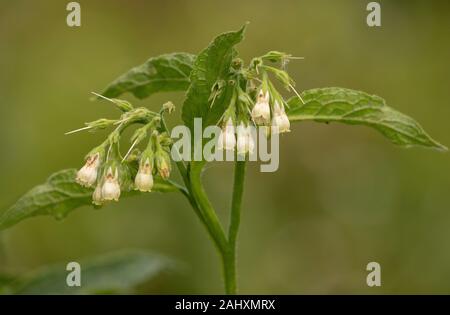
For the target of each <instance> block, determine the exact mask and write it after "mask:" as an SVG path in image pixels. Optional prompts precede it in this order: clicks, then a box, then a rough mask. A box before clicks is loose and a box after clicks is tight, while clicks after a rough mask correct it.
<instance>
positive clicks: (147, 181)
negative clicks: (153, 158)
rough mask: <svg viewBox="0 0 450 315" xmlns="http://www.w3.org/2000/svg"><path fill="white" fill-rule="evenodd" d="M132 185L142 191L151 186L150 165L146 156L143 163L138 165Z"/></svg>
mask: <svg viewBox="0 0 450 315" xmlns="http://www.w3.org/2000/svg"><path fill="white" fill-rule="evenodd" d="M134 186H135V188H136V189H137V190H139V191H142V192H149V191H151V190H152V187H153V176H152V165H151V163H150V159H149V158H147V159H146V160H145V162H144V163H141V165H140V166H139V171H138V172H137V174H136V177H135V179H134Z"/></svg>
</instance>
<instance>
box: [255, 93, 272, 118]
mask: <svg viewBox="0 0 450 315" xmlns="http://www.w3.org/2000/svg"><path fill="white" fill-rule="evenodd" d="M269 99H270V97H269V91H267V92H266V93H265V94H264V91H263V90H262V89H261V90H260V91H259V94H258V99H257V101H256V104H255V106H254V107H253V109H252V118H253V121H254V122H255V123H256V124H258V125H264V124H268V123H269V122H270V105H269Z"/></svg>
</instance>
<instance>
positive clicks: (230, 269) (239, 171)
mask: <svg viewBox="0 0 450 315" xmlns="http://www.w3.org/2000/svg"><path fill="white" fill-rule="evenodd" d="M245 168H246V161H236V164H235V168H234V184H233V199H232V202H231V212H230V223H229V228H228V250H227V252H226V253H225V255H224V257H223V260H224V261H223V262H224V273H225V289H226V292H227V294H236V292H237V281H236V240H237V235H238V231H239V224H240V221H241V204H242V195H243V193H244V179H245Z"/></svg>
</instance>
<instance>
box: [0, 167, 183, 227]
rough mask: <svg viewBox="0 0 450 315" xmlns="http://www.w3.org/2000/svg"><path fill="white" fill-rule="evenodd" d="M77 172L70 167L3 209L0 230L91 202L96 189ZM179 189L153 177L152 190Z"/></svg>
mask: <svg viewBox="0 0 450 315" xmlns="http://www.w3.org/2000/svg"><path fill="white" fill-rule="evenodd" d="M76 172H77V170H76V169H67V170H62V171H59V172H57V173H54V174H53V175H51V176H50V177H49V178H48V179H47V181H46V182H45V183H44V184H42V185H39V186H36V187H34V188H33V189H31V190H30V191H28V192H27V193H26V194H25V195H23V196H22V197H21V198H20V199H19V200H18V201H17V202H16V203H15V204H14V205H12V206H11V207H10V208H8V209H6V210H4V211H2V212H0V230H3V229H5V228H7V227H9V226H11V225H14V224H16V223H18V222H20V221H22V220H24V219H26V218H29V217H34V216H37V215H52V216H54V217H55V218H57V219H61V218H64V217H65V216H67V214H68V213H69V212H70V211H72V210H74V209H76V208H78V207H81V206H87V205H92V193H93V189H91V188H85V187H82V186H80V185H79V184H77V183H76V181H75V176H76ZM176 190H177V188H176V187H175V186H174V185H172V184H171V183H169V182H167V181H163V180H162V179H161V178H155V179H154V186H153V191H157V192H171V191H176ZM138 194H140V193H139V192H136V191H130V192H124V193H123V194H122V196H121V197H127V196H133V195H138Z"/></svg>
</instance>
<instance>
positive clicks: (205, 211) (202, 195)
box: [189, 162, 228, 256]
mask: <svg viewBox="0 0 450 315" xmlns="http://www.w3.org/2000/svg"><path fill="white" fill-rule="evenodd" d="M203 166H204V162H191V164H190V169H189V179H190V185H191V189H190V190H191V193H192V195H193V197H194V199H195V200H196V202H197V205H198V207H199V208H200V212H201V214H202V216H203V219H204V221H205V226H206V228H207V230H208V232H209V234H210V235H211V237H212V239H213V241H214V244H215V245H216V247H217V249H218V250H219V252H220V254H221V255H222V256H223V255H224V253H225V252H226V251H227V248H228V246H227V245H228V242H227V239H226V237H225V233H224V231H223V229H222V225H221V224H220V222H219V218H218V217H217V215H216V212H215V211H214V208H213V206H212V205H211V203H210V201H209V199H208V196H207V195H206V192H205V190H204V188H203V185H202V182H201V172H202V169H203Z"/></svg>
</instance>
